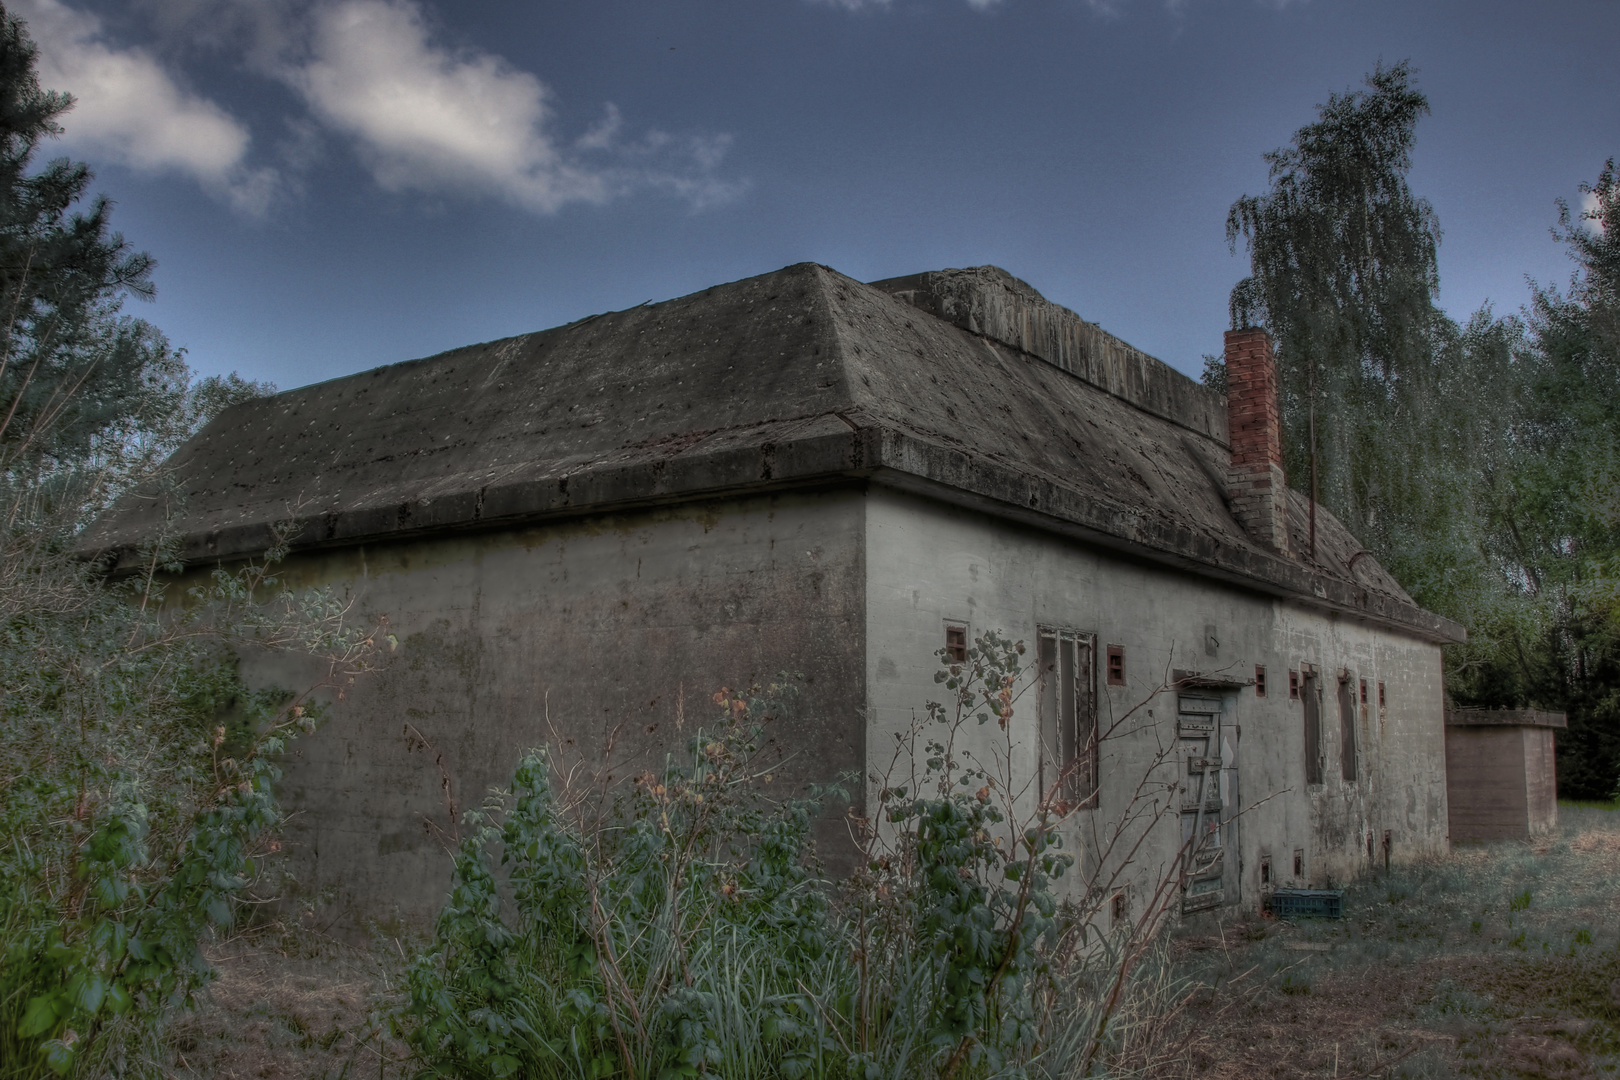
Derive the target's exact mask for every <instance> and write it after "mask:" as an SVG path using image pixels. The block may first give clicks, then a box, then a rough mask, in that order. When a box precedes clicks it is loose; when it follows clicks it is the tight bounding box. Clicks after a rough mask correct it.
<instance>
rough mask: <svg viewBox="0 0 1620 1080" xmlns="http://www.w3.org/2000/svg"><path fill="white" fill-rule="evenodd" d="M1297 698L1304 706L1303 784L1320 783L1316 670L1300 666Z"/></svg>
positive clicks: (1320, 724) (1319, 717)
mask: <svg viewBox="0 0 1620 1080" xmlns="http://www.w3.org/2000/svg"><path fill="white" fill-rule="evenodd" d="M1299 674H1300V680H1299V681H1300V687H1299V698H1300V701H1301V702H1302V703H1303V704H1304V706H1305V782H1306V783H1307V784H1320V783H1322V695H1321V692H1320V691H1319V690H1318V689H1317V686H1316V668H1315V667H1314V666H1312V665H1309V664H1301V665H1300V673H1299Z"/></svg>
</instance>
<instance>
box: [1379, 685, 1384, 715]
mask: <svg viewBox="0 0 1620 1080" xmlns="http://www.w3.org/2000/svg"><path fill="white" fill-rule="evenodd" d="M1378 707H1379V708H1380V709H1382V708H1384V707H1385V702H1384V684H1383V683H1379V684H1378Z"/></svg>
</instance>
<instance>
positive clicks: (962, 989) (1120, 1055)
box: [400, 635, 1193, 1080]
mask: <svg viewBox="0 0 1620 1080" xmlns="http://www.w3.org/2000/svg"><path fill="white" fill-rule="evenodd" d="M1019 651H1020V650H1019V649H1018V647H1017V646H1016V643H1013V642H1005V641H1000V640H999V639H996V638H995V637H994V635H986V636H985V637H984V638H981V639H980V642H979V644H978V645H977V647H976V648H975V649H973V650H970V657H969V660H968V661H967V663H966V664H961V665H955V666H953V668H952V669H951V672H950V674H949V677H948V678H947V679H946V680H945V681H946V685H947V688H948V689H951V690H952V691H953V692H954V693H955V694H956V695H957V697H956V705H957V706H959V707H958V708H955V709H952V708H947V707H942V706H932V705H931V706H930V712H929V716H930V720H929V721H928V723H929V725H931V726H929V727H928V728H927V729H926V730H925V731H924V733H923V742H924V743H925V744H926V751H925V753H924V754H919V755H917V758H916V760H918V761H922V762H926V764H925V765H921V766H919V770H918V773H917V776H915V777H913V778H912V782H911V783H910V784H907V785H896V786H887V787H885V788H884V790H883V792H882V794H881V796H880V800H879V801H880V806H881V815H882V821H881V823H880V826H881V832H880V831H879V830H878V829H874V830H871V831H870V832H868V833H866V834H865V835H866V837H867V847H866V849H865V855H864V860H865V861H864V865H863V866H861V867H860V868H859V869H858V870H857V872H856V873H855V874H853V875H852V876H851V877H850V878H848V879H847V880H844V881H841V882H836V883H835V882H831V881H827V880H825V879H824V878H822V876H821V875H820V874H819V873H818V871H817V869H816V865H815V863H814V861H813V859H812V858H811V854H810V847H809V837H810V831H811V825H812V823H813V821H814V820H816V818H817V816H818V815H819V814H821V813H822V812H823V810H824V809H825V807H824V806H823V805H822V804H823V803H824V802H825V801H826V800H828V799H832V798H836V797H838V796H837V793H835V792H823V793H821V794H820V795H817V796H814V797H812V798H810V799H802V800H789V801H786V802H781V803H778V802H773V801H771V800H769V799H768V798H766V796H765V790H764V787H763V784H762V781H765V780H768V773H769V770H768V768H766V767H764V766H762V765H759V764H758V763H756V761H755V759H754V755H755V751H756V749H757V745H758V742H759V735H760V731H761V725H762V724H765V723H769V722H771V720H772V719H773V718H774V717H775V716H776V715H777V714H778V713H779V712H780V710H781V707H782V701H781V695H780V694H773V693H769V692H768V693H766V694H764V695H758V694H754V695H745V696H739V695H731V694H729V693H728V692H722V693H721V694H720V695H718V696H717V704H718V705H719V707H720V709H719V711H720V713H721V716H720V718H719V719H718V721H717V722H716V724H715V725H714V726H713V727H712V728H710V729H709V730H708V731H706V732H700V733H699V734H698V735H697V736H696V737H694V739H693V740H692V742H691V744H690V746H689V747H688V753H687V755H686V757H685V759H684V760H679V761H677V760H675V759H671V760H670V761H669V762H667V763H666V766H665V768H664V769H663V770H662V771H660V772H657V773H654V772H645V773H643V774H641V775H640V776H638V777H637V778H636V779H635V780H634V782H633V783H632V784H630V785H629V786H628V787H615V786H613V785H611V784H610V783H608V782H606V781H605V780H604V781H602V782H595V781H592V780H590V779H589V777H588V774H586V773H583V772H581V771H580V770H579V769H577V768H574V767H565V766H563V765H560V764H559V763H558V762H557V761H555V760H554V759H553V757H552V755H551V754H550V753H548V752H547V751H543V750H537V751H533V752H531V753H529V754H528V755H526V756H525V758H524V759H523V761H522V762H521V763H520V764H519V766H518V768H517V770H516V772H515V773H514V776H513V780H512V784H511V787H510V789H509V791H506V792H501V793H497V794H496V795H495V796H494V797H493V798H492V800H491V802H490V803H488V804H487V805H486V806H485V807H484V809H483V810H481V811H479V812H478V813H476V814H474V815H471V816H470V818H469V821H468V825H469V827H470V829H469V833H468V835H467V836H466V838H465V839H464V840H463V842H462V844H461V847H460V850H459V852H458V854H457V856H456V859H455V866H454V874H453V885H452V889H451V895H450V900H449V903H448V904H447V906H446V907H445V909H444V911H443V913H442V914H441V916H440V918H439V920H438V924H437V927H436V931H435V937H434V941H433V944H432V946H431V947H430V948H429V949H428V950H426V951H425V952H424V953H423V954H422V955H421V956H420V957H419V959H418V960H417V962H416V963H415V965H414V966H413V968H412V971H411V974H410V980H409V1003H408V1005H407V1007H406V1008H405V1010H404V1012H403V1013H402V1015H401V1017H400V1023H401V1026H402V1029H403V1030H404V1032H405V1033H406V1035H407V1037H408V1039H409V1041H410V1044H411V1046H412V1049H413V1051H414V1053H415V1055H416V1058H417V1060H418V1061H419V1062H420V1063H421V1064H422V1065H423V1067H424V1068H425V1070H426V1072H427V1073H428V1074H430V1075H442V1076H458V1077H507V1076H520V1075H521V1076H526V1077H546V1078H559V1080H561V1078H569V1080H602V1078H606V1077H614V1078H624V1080H670V1078H674V1077H683V1076H700V1075H705V1076H706V1075H714V1076H724V1077H727V1078H728V1080H754V1078H759V1080H775V1078H780V1080H822V1078H826V1080H846V1078H848V1080H878V1078H880V1077H896V1078H909V1077H942V1078H947V1080H949V1078H962V1077H973V1078H979V1077H1028V1078H1032V1080H1070V1078H1078V1077H1082V1076H1095V1075H1104V1074H1106V1073H1107V1072H1108V1070H1110V1069H1114V1070H1116V1071H1119V1072H1120V1075H1127V1074H1133V1073H1135V1072H1139V1071H1141V1070H1143V1069H1147V1068H1150V1067H1153V1066H1155V1064H1157V1063H1162V1061H1163V1060H1164V1059H1165V1057H1166V1055H1171V1056H1173V1055H1174V1053H1176V1052H1177V1048H1178V1047H1179V1046H1180V1045H1181V1042H1180V1041H1178V1040H1180V1039H1181V1036H1182V1033H1183V1028H1182V1027H1181V1026H1180V1025H1179V1012H1180V1009H1181V1008H1182V1006H1183V1005H1184V1004H1185V1001H1186V999H1187V995H1188V994H1189V993H1190V992H1191V991H1192V988H1193V987H1192V984H1191V983H1190V982H1187V981H1186V980H1181V979H1178V978H1176V977H1175V975H1174V974H1173V972H1172V969H1171V966H1170V964H1169V963H1168V960H1167V956H1166V954H1165V952H1164V950H1163V948H1162V947H1160V948H1158V949H1154V948H1153V947H1152V940H1153V930H1155V929H1156V928H1157V927H1158V926H1159V925H1161V923H1162V919H1161V918H1160V917H1159V916H1160V915H1162V911H1160V912H1156V913H1155V912H1150V913H1147V914H1146V915H1145V916H1144V918H1143V919H1142V920H1141V921H1140V922H1137V923H1132V924H1130V925H1129V926H1122V927H1121V928H1120V929H1119V930H1118V931H1117V932H1115V933H1112V934H1109V933H1099V932H1098V930H1097V926H1096V919H1095V916H1096V912H1097V909H1098V906H1099V901H1098V899H1097V897H1094V896H1089V895H1087V896H1082V897H1081V898H1080V899H1079V900H1077V901H1075V902H1069V903H1060V902H1059V900H1058V898H1057V894H1056V892H1055V890H1054V886H1053V882H1054V881H1055V879H1056V878H1058V877H1059V876H1061V875H1062V874H1063V873H1064V872H1065V871H1066V870H1067V869H1068V867H1069V865H1070V862H1071V860H1070V859H1069V857H1068V856H1066V855H1064V854H1063V853H1062V852H1060V851H1058V850H1057V848H1056V842H1055V835H1056V834H1055V825H1056V823H1057V822H1058V821H1060V820H1061V817H1062V813H1063V812H1064V811H1062V810H1056V811H1054V809H1053V806H1054V805H1055V799H1053V800H1050V801H1048V800H1046V799H1042V800H1041V801H1040V803H1039V805H1034V804H1032V806H1031V808H1030V809H1029V810H1028V812H1027V813H1025V814H1024V816H1022V817H1015V816H1014V815H1015V814H1017V813H1018V809H1017V807H1016V806H1014V805H1013V804H1012V803H1010V802H1008V803H1000V802H998V800H997V799H996V798H994V797H993V796H992V794H991V793H992V791H994V790H995V789H997V788H998V787H999V788H1000V789H1001V790H1008V789H1010V788H1011V785H1009V784H1008V783H1006V782H1005V778H996V777H991V776H989V775H987V774H983V773H981V772H979V771H978V770H977V769H976V768H972V767H962V766H959V765H958V764H956V758H957V757H959V756H963V755H961V754H960V746H959V745H958V744H957V743H956V737H957V735H958V734H959V733H960V729H961V727H962V725H963V724H964V722H966V723H971V724H979V723H983V724H988V723H989V722H990V721H991V720H993V719H994V718H995V717H997V716H999V717H1001V718H1006V717H1008V716H1010V715H1011V710H1012V707H1013V701H1014V699H1015V695H1014V694H1013V693H1012V692H1011V688H1012V687H1013V686H1014V684H1015V682H1016V680H1017V673H1018V670H1019V669H1018V664H1017V661H1016V657H1017V655H1018V653H1019ZM782 689H783V688H782V687H775V688H772V690H773V691H780V690H782ZM981 706H983V707H984V709H985V710H986V711H985V712H982V713H977V714H975V712H974V710H976V709H978V708H980V707H981ZM990 710H994V711H990ZM1006 727H1007V725H1005V724H1003V725H1002V729H1003V730H1005V729H1006ZM953 746H954V747H957V749H956V750H953V749H952V747H953ZM1004 757H1005V756H1004ZM613 771H615V770H604V771H603V775H604V776H605V775H608V774H609V773H610V772H613ZM621 775H622V772H621ZM582 777H584V779H582ZM1159 895H1160V896H1161V897H1169V896H1175V895H1179V894H1177V893H1176V892H1175V891H1174V890H1173V889H1165V890H1161V892H1160V894H1159ZM1159 903H1161V904H1167V903H1168V901H1167V900H1162V899H1161V900H1160V901H1159Z"/></svg>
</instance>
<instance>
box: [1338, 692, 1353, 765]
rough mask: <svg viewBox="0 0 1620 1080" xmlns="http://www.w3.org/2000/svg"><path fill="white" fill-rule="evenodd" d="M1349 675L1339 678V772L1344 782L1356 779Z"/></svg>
mask: <svg viewBox="0 0 1620 1080" xmlns="http://www.w3.org/2000/svg"><path fill="white" fill-rule="evenodd" d="M1353 693H1354V691H1353V690H1351V688H1350V673H1349V672H1348V671H1346V672H1345V673H1344V674H1342V675H1340V676H1339V771H1340V775H1342V776H1343V777H1344V778H1345V780H1346V781H1349V782H1354V781H1355V779H1356V703H1355V701H1354V700H1352V699H1351V694H1353Z"/></svg>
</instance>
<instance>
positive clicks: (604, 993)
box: [409, 688, 840, 1078]
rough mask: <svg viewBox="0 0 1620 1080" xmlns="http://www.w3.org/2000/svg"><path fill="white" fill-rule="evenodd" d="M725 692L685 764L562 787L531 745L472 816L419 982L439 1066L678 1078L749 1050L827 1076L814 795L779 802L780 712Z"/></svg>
mask: <svg viewBox="0 0 1620 1080" xmlns="http://www.w3.org/2000/svg"><path fill="white" fill-rule="evenodd" d="M773 689H775V688H773ZM717 697H718V698H719V702H718V704H719V705H720V707H721V708H722V709H723V716H722V717H721V719H720V720H719V722H718V724H717V726H716V728H715V729H714V730H712V731H709V732H699V733H698V734H697V735H695V736H694V737H693V739H692V740H691V743H690V746H689V748H688V749H689V763H688V764H686V765H685V766H682V765H681V764H679V763H677V762H676V761H674V760H671V761H669V762H668V763H666V766H665V768H664V769H663V770H662V771H661V772H660V773H652V772H645V773H643V774H641V775H640V776H638V777H637V778H636V779H635V781H634V783H633V784H632V785H631V787H630V788H629V790H628V791H615V790H613V789H609V788H605V787H600V786H598V787H593V788H591V789H589V790H581V789H578V788H574V787H570V786H569V785H568V783H567V780H566V779H565V780H564V781H563V783H562V785H561V788H560V790H559V785H558V781H557V778H556V775H555V772H554V769H553V764H552V761H551V758H550V756H549V755H548V754H547V753H545V752H543V751H534V752H531V753H529V754H527V755H525V757H524V758H523V760H522V761H521V762H520V763H519V765H518V768H517V770H516V772H515V774H514V776H513V780H512V788H511V792H510V795H509V796H508V797H507V798H505V799H499V800H497V803H496V805H493V806H491V807H489V808H488V809H487V810H486V811H484V812H474V813H472V814H470V815H469V816H468V819H467V824H468V826H469V829H470V831H469V833H468V835H467V836H466V838H464V839H463V841H462V843H461V847H460V849H459V851H458V853H457V856H456V860H455V872H454V884H453V886H452V890H451V895H450V901H449V903H448V905H447V906H446V907H445V909H444V911H443V913H442V914H441V916H440V918H439V921H438V925H437V929H436V932H435V937H434V943H433V947H432V949H431V950H430V951H429V952H428V953H426V954H425V955H424V956H423V957H422V958H421V959H420V960H419V961H418V962H417V964H416V965H415V967H414V968H413V969H412V971H411V974H410V1022H409V1032H410V1040H411V1044H412V1046H413V1048H414V1049H415V1050H416V1052H417V1054H418V1055H419V1057H420V1058H421V1060H422V1061H423V1062H424V1063H426V1065H427V1068H428V1069H429V1071H430V1072H432V1073H433V1074H435V1075H447V1076H450V1075H453V1076H479V1077H483V1076H489V1077H503V1076H511V1075H525V1076H535V1075H558V1076H582V1077H601V1076H634V1077H666V1078H667V1077H678V1076H692V1075H698V1074H700V1073H722V1074H730V1073H731V1071H732V1070H731V1069H730V1068H728V1066H731V1065H735V1064H736V1060H735V1059H736V1058H737V1057H738V1056H739V1055H742V1056H753V1055H768V1057H769V1058H770V1060H771V1061H773V1062H774V1063H775V1066H774V1067H776V1068H779V1069H780V1070H781V1073H782V1075H784V1076H802V1075H806V1074H808V1073H809V1072H810V1071H817V1072H820V1071H824V1070H822V1069H821V1068H819V1064H818V1063H819V1060H820V1059H821V1058H822V1057H823V1056H824V1055H825V1054H826V1053H828V1052H829V1051H830V1050H831V1049H832V1043H831V1041H830V1040H829V1039H828V1038H827V1037H826V1035H825V1032H823V1031H822V1030H821V1027H822V1021H821V1020H820V1018H819V1015H818V1008H819V1007H820V1002H819V999H818V998H817V996H816V995H815V993H814V990H813V989H811V988H814V987H822V986H824V985H825V984H826V983H827V982H828V981H829V980H832V979H834V978H835V974H834V973H835V969H836V968H837V967H839V966H840V965H839V964H837V963H835V961H834V958H833V956H832V955H831V954H830V952H829V948H830V946H831V944H832V941H833V938H832V937H831V936H830V935H831V933H832V931H831V929H830V924H829V920H830V914H829V906H828V903H827V900H826V895H825V893H824V892H823V891H822V890H820V889H818V888H816V887H815V882H814V880H813V878H812V875H811V871H810V868H809V866H808V864H807V862H806V846H807V843H808V837H809V831H810V825H811V821H812V816H813V814H814V813H815V811H816V809H817V803H815V802H814V801H802V800H790V801H788V802H785V803H782V804H780V805H775V804H771V803H769V802H767V801H766V800H765V798H764V795H763V786H764V785H765V784H767V783H768V782H769V780H770V779H771V778H770V776H769V775H768V774H762V773H760V772H759V771H758V769H757V765H756V764H755V762H754V760H753V759H754V756H755V754H756V751H757V749H758V742H757V740H758V735H759V733H760V730H761V728H760V724H761V723H763V722H765V721H768V720H769V719H770V718H771V717H772V716H774V715H775V712H776V706H775V705H774V704H773V703H771V702H769V701H767V700H766V699H763V698H760V697H757V696H754V697H746V698H745V697H733V696H731V695H729V694H727V693H724V692H723V693H722V694H720V695H717ZM501 810H504V814H500V816H501V818H502V820H501V822H500V824H499V826H497V825H496V824H495V823H494V822H495V819H496V816H497V814H498V813H499V812H500V811H501ZM497 848H498V849H499V851H500V853H501V854H500V864H501V865H502V867H503V868H504V869H505V877H506V880H507V882H508V883H509V885H510V890H511V891H510V896H511V903H510V908H511V911H512V914H513V916H514V918H512V919H511V920H510V921H511V922H512V925H510V926H509V925H508V919H507V918H505V917H504V916H505V912H506V910H507V907H508V904H507V902H506V900H505V897H504V896H503V893H502V889H501V886H500V883H499V882H498V881H497V878H496V876H495V873H494V865H495V857H494V852H495V850H496V849H497ZM806 978H808V979H809V980H810V983H809V986H808V987H806V986H801V982H802V980H804V979H806ZM836 1001H837V996H836V994H835V995H833V996H832V997H830V998H829V1000H828V1003H827V1004H828V1005H830V1006H832V1007H836Z"/></svg>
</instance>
